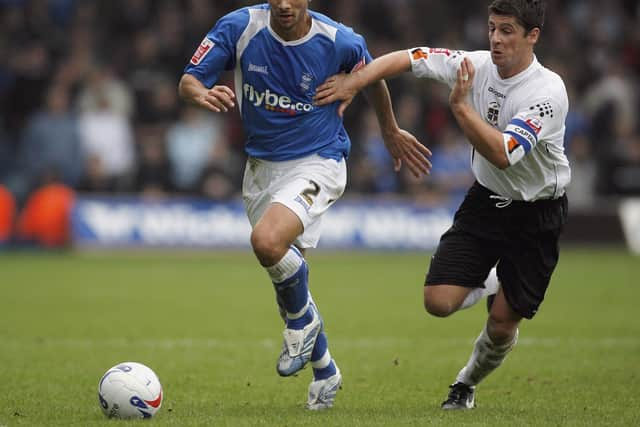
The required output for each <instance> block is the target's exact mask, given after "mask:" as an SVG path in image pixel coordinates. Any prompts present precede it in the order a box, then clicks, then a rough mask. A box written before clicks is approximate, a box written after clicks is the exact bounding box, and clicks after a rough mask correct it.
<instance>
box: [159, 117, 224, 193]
mask: <svg viewBox="0 0 640 427" xmlns="http://www.w3.org/2000/svg"><path fill="white" fill-rule="evenodd" d="M224 132H225V131H224V127H223V122H222V118H221V117H220V116H216V115H214V114H211V113H207V112H204V111H202V110H201V109H199V108H196V107H193V106H190V105H187V106H185V107H184V108H183V109H182V114H181V116H180V120H179V121H178V122H176V123H175V124H173V125H172V126H171V127H170V128H169V131H168V132H167V151H168V156H169V162H170V163H171V166H172V169H173V174H172V181H173V184H174V185H175V188H176V189H177V190H179V191H182V192H196V191H197V190H198V185H199V184H200V180H201V177H202V175H203V174H204V170H205V168H206V167H207V166H208V165H210V164H214V163H224V162H225V159H224V157H223V156H222V150H221V148H220V145H223V144H225V143H226V142H225V141H224V139H223V138H224Z"/></svg>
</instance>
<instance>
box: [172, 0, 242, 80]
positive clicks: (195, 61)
mask: <svg viewBox="0 0 640 427" xmlns="http://www.w3.org/2000/svg"><path fill="white" fill-rule="evenodd" d="M248 23H249V11H248V10H247V9H240V10H237V11H235V12H232V13H230V14H228V15H226V16H224V17H222V18H220V20H219V21H218V22H217V23H216V25H215V26H214V27H213V29H212V30H211V31H209V33H207V35H206V36H205V38H204V39H202V42H201V43H200V45H199V46H198V48H197V49H196V51H195V52H194V54H193V56H192V57H191V61H189V63H188V64H187V66H186V67H185V69H184V72H185V73H188V74H191V75H193V76H194V77H195V78H197V79H198V80H200V81H201V82H202V84H204V85H205V86H206V87H208V88H210V87H213V85H214V84H215V83H216V82H217V81H218V78H219V77H220V74H221V73H222V72H223V71H224V70H231V69H233V68H234V67H235V65H236V44H237V42H238V39H239V38H240V36H241V35H242V33H243V32H244V30H245V28H246V27H247V25H248Z"/></svg>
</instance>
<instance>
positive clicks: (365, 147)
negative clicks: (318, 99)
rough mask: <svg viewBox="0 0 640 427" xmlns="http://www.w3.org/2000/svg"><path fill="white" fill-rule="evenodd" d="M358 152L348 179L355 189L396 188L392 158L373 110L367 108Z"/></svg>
mask: <svg viewBox="0 0 640 427" xmlns="http://www.w3.org/2000/svg"><path fill="white" fill-rule="evenodd" d="M363 126H364V130H363V133H362V136H361V137H360V141H359V143H360V144H361V146H360V147H358V148H359V150H360V154H357V155H355V156H354V157H353V160H352V162H353V172H352V173H351V177H350V181H351V185H352V186H353V188H354V190H355V191H360V192H363V193H370V194H375V193H390V192H393V191H396V190H397V188H398V183H397V175H396V172H395V171H394V169H393V159H392V158H391V156H390V155H389V152H388V151H387V149H386V148H385V146H384V141H383V139H382V136H381V135H380V128H379V126H378V121H377V119H376V115H375V112H373V110H368V111H367V112H366V113H365V115H364V120H363Z"/></svg>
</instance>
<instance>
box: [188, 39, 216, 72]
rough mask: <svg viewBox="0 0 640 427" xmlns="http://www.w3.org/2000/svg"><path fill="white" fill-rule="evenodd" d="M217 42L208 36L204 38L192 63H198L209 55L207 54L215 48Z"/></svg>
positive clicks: (192, 58)
mask: <svg viewBox="0 0 640 427" xmlns="http://www.w3.org/2000/svg"><path fill="white" fill-rule="evenodd" d="M215 45H216V44H215V43H214V42H212V41H211V40H209V39H208V38H206V37H205V38H204V39H203V40H202V42H201V43H200V46H198V49H196V51H195V53H194V54H193V56H192V57H191V64H193V65H198V64H200V62H202V60H203V59H204V58H205V57H206V56H207V54H208V53H209V52H210V51H211V49H213V47H214V46H215Z"/></svg>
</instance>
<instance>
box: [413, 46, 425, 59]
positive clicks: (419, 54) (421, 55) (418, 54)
mask: <svg viewBox="0 0 640 427" xmlns="http://www.w3.org/2000/svg"><path fill="white" fill-rule="evenodd" d="M411 57H412V58H413V60H414V61H419V60H421V59H425V60H426V59H427V58H429V54H428V53H427V52H425V51H424V49H420V48H417V49H413V50H412V51H411Z"/></svg>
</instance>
